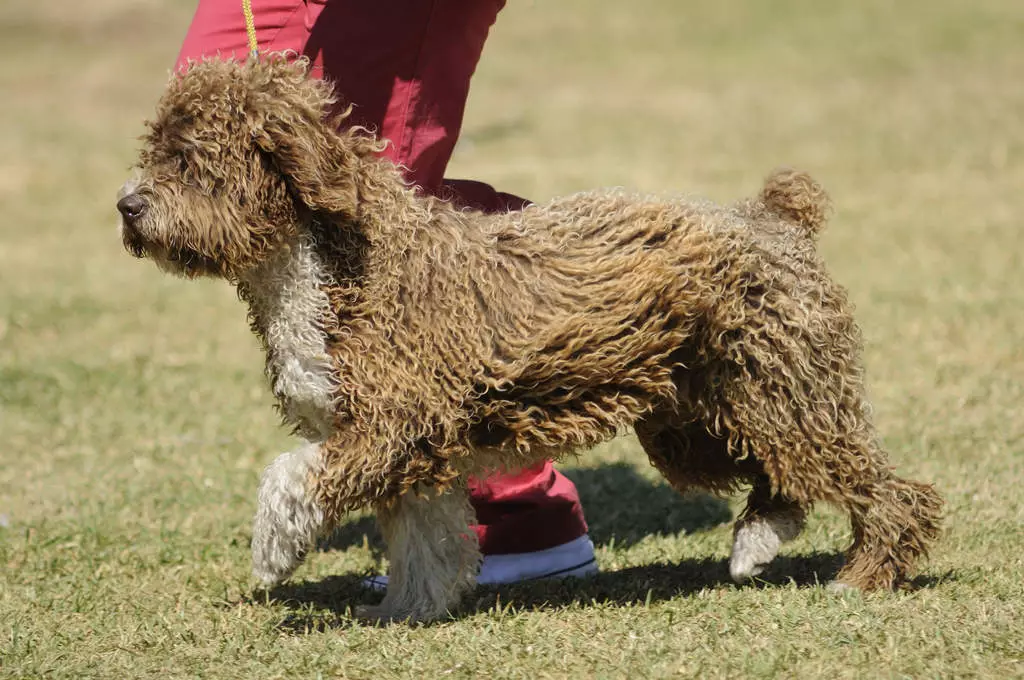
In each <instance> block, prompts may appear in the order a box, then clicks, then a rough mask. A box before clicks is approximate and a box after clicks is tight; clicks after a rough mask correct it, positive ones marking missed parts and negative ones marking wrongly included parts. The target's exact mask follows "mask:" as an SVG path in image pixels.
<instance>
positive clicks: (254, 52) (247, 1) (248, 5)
mask: <svg viewBox="0 0 1024 680" xmlns="http://www.w3.org/2000/svg"><path fill="white" fill-rule="evenodd" d="M242 14H244V15H245V33H246V35H248V36H249V57H250V58H251V59H254V60H258V59H259V58H260V49H259V47H260V46H259V43H258V42H256V19H255V18H254V17H253V15H252V0H242Z"/></svg>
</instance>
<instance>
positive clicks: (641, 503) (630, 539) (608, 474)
mask: <svg viewBox="0 0 1024 680" xmlns="http://www.w3.org/2000/svg"><path fill="white" fill-rule="evenodd" d="M562 472H563V474H565V476H566V477H568V478H569V479H571V480H572V482H573V484H575V485H576V488H577V490H579V494H580V501H581V502H582V504H583V511H584V513H585V514H586V517H587V524H588V525H589V527H590V538H591V540H593V541H594V545H597V546H607V545H610V544H612V543H614V545H615V546H617V547H622V548H626V547H629V546H631V545H633V544H635V543H637V542H638V541H640V540H642V539H643V538H645V537H646V536H651V535H663V536H671V535H675V534H678V533H687V534H692V533H696V532H698V531H706V530H708V529H713V528H714V527H716V526H718V525H720V524H723V523H725V522H728V521H730V520H731V519H732V511H731V510H730V509H729V504H728V503H726V502H725V501H724V500H722V499H720V498H716V497H714V496H711V495H708V494H703V493H688V494H685V495H680V494H679V493H678V492H676V491H675V490H673V489H672V487H670V486H669V485H668V484H667V483H665V482H660V481H659V482H651V481H650V480H648V479H646V478H644V477H643V476H641V475H640V474H638V473H637V471H636V469H635V468H634V467H633V466H632V465H630V464H628V463H611V464H607V465H602V466H600V467H596V468H577V469H569V470H563V471H562Z"/></svg>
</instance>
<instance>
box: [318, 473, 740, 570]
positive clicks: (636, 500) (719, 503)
mask: <svg viewBox="0 0 1024 680" xmlns="http://www.w3.org/2000/svg"><path fill="white" fill-rule="evenodd" d="M562 472H563V473H564V474H565V476H566V477H568V478H569V479H571V480H572V482H573V483H574V484H575V485H576V488H577V490H578V491H579V494H580V500H581V502H582V503H583V510H584V512H585V513H586V517H587V523H588V524H589V525H590V538H591V540H593V541H594V544H595V545H597V546H607V545H611V544H614V545H615V546H617V547H622V548H625V547H629V546H631V545H633V544H635V543H637V542H638V541H640V540H642V539H643V538H644V537H646V536H651V535H663V536H666V535H667V536H671V535H675V534H678V533H681V532H682V533H687V534H692V533H696V532H698V531H705V530H708V529H712V528H714V527H716V526H718V525H720V524H723V523H725V522H728V521H730V520H731V519H732V511H731V510H730V509H729V505H728V503H726V502H725V501H723V500H721V499H719V498H715V497H714V496H710V495H707V494H700V493H692V494H686V495H680V494H678V493H677V492H675V491H674V490H673V489H672V488H671V487H670V486H668V485H667V484H665V483H664V482H651V481H650V480H648V479H646V478H644V477H643V476H641V475H640V474H638V473H637V471H636V469H635V468H634V467H633V466H632V465H629V464H628V463H611V464H608V465H602V466H600V467H596V468H578V469H569V470H563V471H562ZM364 541H365V542H366V544H367V545H368V547H369V548H370V549H371V550H373V551H374V552H375V553H378V554H379V553H382V552H383V550H384V542H383V540H382V539H381V536H380V533H379V532H378V531H377V526H376V522H375V521H374V519H373V517H369V516H362V517H356V518H354V519H352V520H350V521H348V522H344V523H342V524H340V525H339V526H338V528H337V529H336V530H335V531H334V533H333V534H332V535H331V536H330V537H328V538H326V539H325V540H323V541H322V542H321V543H320V545H319V546H318V547H319V549H320V550H321V551H331V550H346V549H348V548H349V547H350V546H353V545H362V544H363V543H364Z"/></svg>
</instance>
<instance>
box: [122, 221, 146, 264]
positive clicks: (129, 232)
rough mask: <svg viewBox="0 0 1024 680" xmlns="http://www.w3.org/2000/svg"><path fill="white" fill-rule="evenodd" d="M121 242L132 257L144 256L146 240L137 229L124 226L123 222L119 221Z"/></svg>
mask: <svg viewBox="0 0 1024 680" xmlns="http://www.w3.org/2000/svg"><path fill="white" fill-rule="evenodd" d="M121 242H122V243H123V244H124V249H125V250H127V251H128V252H129V253H130V254H131V255H132V257H145V256H146V242H145V240H144V239H143V238H142V234H140V233H139V232H138V230H137V229H135V228H133V227H129V226H126V225H125V224H124V222H121Z"/></svg>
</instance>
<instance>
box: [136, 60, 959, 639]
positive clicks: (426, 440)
mask: <svg viewBox="0 0 1024 680" xmlns="http://www.w3.org/2000/svg"><path fill="white" fill-rule="evenodd" d="M332 103H333V102H332V99H331V93H330V89H329V86H327V85H325V84H323V83H321V82H317V81H315V80H310V79H308V78H307V77H306V65H305V64H304V63H302V62H299V63H293V64H289V63H286V62H285V61H284V60H283V59H270V60H267V61H264V62H263V63H249V64H238V63H225V62H220V61H209V62H203V63H199V64H195V65H193V66H192V67H191V69H190V70H188V72H187V73H185V74H184V75H181V76H178V77H174V78H172V80H171V82H170V84H169V86H168V89H167V92H166V93H165V95H164V96H163V98H162V100H161V101H160V103H159V105H158V108H157V115H156V120H155V121H154V122H151V123H150V124H149V128H150V129H149V132H148V134H147V136H146V137H145V146H144V149H143V150H142V152H141V155H140V160H139V164H138V165H139V174H138V177H137V179H136V180H133V181H131V182H129V183H127V184H126V185H125V187H124V189H123V190H122V198H121V199H120V201H119V202H118V209H119V211H120V212H121V214H122V237H123V240H124V245H125V247H126V248H127V249H128V250H129V251H130V252H131V253H132V254H134V255H136V256H148V257H151V258H153V259H154V260H155V261H156V263H157V264H158V265H159V266H160V267H162V268H163V269H165V270H168V271H170V272H173V273H176V274H180V275H184V276H186V277H195V276H203V275H210V276H218V277H222V278H225V279H227V280H228V281H230V282H232V283H233V284H235V285H236V286H237V288H238V293H239V295H240V296H241V298H242V299H243V300H245V301H246V302H247V303H248V305H249V315H250V319H251V322H252V327H253V330H254V331H255V332H256V334H257V335H258V336H259V337H260V339H261V340H262V342H263V344H264V346H265V349H266V354H267V373H268V375H269V378H270V382H271V385H272V387H273V391H274V394H275V396H276V397H277V400H278V403H279V405H280V409H281V411H282V413H283V416H284V419H285V421H286V422H287V423H289V424H290V425H292V426H293V427H294V428H295V429H296V431H297V432H298V433H300V434H301V435H302V436H303V437H304V438H305V439H306V440H307V442H308V443H307V444H306V445H304V446H302V447H301V448H299V449H298V450H296V451H293V452H290V453H286V454H284V455H282V456H280V457H279V458H278V459H277V460H275V461H274V462H273V463H272V464H271V465H270V466H269V467H268V468H267V470H266V471H265V472H264V475H263V478H262V480H261V483H260V491H259V507H258V511H257V514H256V519H255V528H254V532H253V546H252V550H253V561H254V572H255V574H256V575H257V576H258V577H259V578H260V579H262V580H263V581H264V582H265V583H268V584H270V583H276V582H279V581H281V580H282V579H285V578H287V577H288V576H289V575H290V574H291V573H292V571H293V570H294V569H295V568H296V567H297V566H298V565H299V564H300V563H301V561H302V559H303V557H304V555H305V553H306V551H307V550H308V549H309V547H310V546H311V545H312V544H313V542H314V540H315V539H316V537H317V536H318V535H320V534H322V533H323V532H325V531H327V530H329V529H330V528H331V527H332V526H333V524H334V523H335V522H336V521H337V520H338V518H339V517H340V516H341V515H342V513H344V512H346V511H348V510H352V509H354V508H359V507H362V506H366V505H370V506H372V507H373V508H374V509H375V510H376V512H377V516H378V520H379V522H380V526H381V529H382V532H383V535H384V537H385V539H386V540H387V544H388V558H389V562H390V574H389V575H390V583H389V587H388V591H387V595H386V596H385V598H384V600H383V602H382V603H381V604H380V606H379V607H376V608H373V609H372V610H371V611H368V612H365V613H364V614H365V615H366V616H368V617H371V618H379V619H406V618H409V619H414V620H429V619H435V618H437V617H441V616H443V615H445V613H446V612H447V611H449V610H451V609H452V608H454V607H455V606H456V605H457V604H458V602H459V599H460V596H461V595H462V594H463V593H464V592H465V591H466V590H467V589H468V588H470V587H471V586H472V585H473V582H474V574H475V571H476V569H477V565H478V563H479V559H480V555H479V551H478V548H477V545H476V543H475V541H474V540H473V538H472V536H473V534H472V532H470V531H468V528H467V525H468V523H470V522H471V521H472V511H471V509H470V506H469V503H468V502H467V494H466V490H465V484H464V482H465V480H466V478H467V476H469V475H486V474H487V473H488V471H492V470H495V469H498V468H506V469H514V468H519V467H522V466H525V465H530V464H533V463H534V462H536V461H539V460H541V459H545V458H557V457H560V456H564V455H565V454H567V453H569V452H574V451H585V450H586V449H587V448H588V447H591V446H593V445H595V444H597V443H598V442H602V441H605V440H608V439H609V438H611V437H613V436H615V435H616V434H617V433H619V432H621V431H623V430H625V429H627V428H633V429H634V430H635V432H636V434H637V436H638V437H639V440H640V442H641V443H642V444H643V447H644V449H645V450H646V452H647V454H648V455H649V456H650V459H651V461H652V463H653V464H654V465H655V466H656V467H657V468H658V469H659V470H660V471H661V472H662V473H663V474H664V475H665V477H666V478H667V479H668V481H669V482H670V483H671V484H672V485H673V486H674V487H675V488H677V489H680V490H683V489H689V488H692V487H699V488H703V489H709V490H711V491H713V492H723V493H724V492H731V491H734V490H736V489H738V488H739V487H741V486H744V485H751V486H752V490H751V491H750V496H749V499H748V503H747V507H746V510H745V511H744V512H743V515H742V516H741V517H740V519H739V521H738V522H737V524H736V532H735V542H734V546H733V554H732V558H731V563H730V567H731V571H732V574H733V576H734V577H735V578H736V579H738V580H741V579H746V578H750V577H752V576H754V575H756V574H757V573H759V571H760V570H761V569H762V568H763V567H764V565H765V564H766V563H768V562H769V561H770V560H771V559H772V558H773V557H774V556H775V554H776V552H777V551H778V549H779V545H780V543H781V542H782V541H785V540H787V539H790V538H792V537H794V536H795V535H796V534H797V533H798V532H799V531H800V529H801V527H802V525H803V521H804V516H805V514H806V512H807V510H808V508H809V507H810V506H811V505H812V504H813V503H814V502H816V501H829V502H831V503H834V504H835V505H837V506H839V507H841V508H843V509H844V510H846V512H848V513H849V515H850V521H851V523H852V526H853V545H852V546H851V547H850V549H849V551H848V553H847V561H846V565H845V566H844V567H843V569H842V571H841V572H840V573H839V575H838V578H837V584H838V585H839V586H841V587H855V588H862V589H867V590H870V589H876V588H889V587H892V586H894V585H896V584H898V583H900V582H901V581H903V580H904V579H905V578H906V577H907V575H908V573H909V572H910V570H911V567H912V565H913V563H914V562H915V560H917V559H918V558H920V557H922V556H923V555H925V554H926V552H927V550H928V548H929V546H930V544H931V543H932V542H933V541H934V540H935V538H936V535H937V533H938V523H939V516H940V508H941V500H940V498H939V496H938V495H937V494H936V492H935V491H934V490H933V489H932V488H931V487H930V486H928V485H924V484H919V483H915V482H910V481H906V480H903V479H901V478H899V477H897V476H895V475H894V474H893V472H892V471H891V469H890V468H889V466H888V465H887V462H886V454H885V452H884V451H883V450H882V448H881V445H880V443H879V440H878V436H877V434H876V431H875V429H874V427H873V426H872V423H871V419H870V417H869V408H868V404H867V402H866V400H865V396H864V386H863V369H862V366H861V360H860V353H861V341H860V336H859V331H858V329H857V326H856V325H855V323H854V320H853V317H852V316H851V306H850V303H849V302H848V301H847V297H846V294H845V292H844V291H843V289H842V288H841V287H839V286H838V285H837V284H836V283H834V282H833V281H832V280H831V278H829V276H828V274H827V273H826V271H825V267H824V266H823V264H822V262H821V259H820V258H819V257H818V255H817V253H816V251H815V237H816V234H817V233H818V231H819V230H820V229H821V228H822V226H823V224H824V221H825V218H826V214H827V210H828V199H827V197H826V195H825V193H824V192H823V190H822V189H821V188H820V187H819V186H818V185H817V184H816V183H815V182H814V181H813V180H812V179H811V178H810V177H809V176H807V175H806V174H802V173H799V172H793V171H777V172H776V173H775V174H773V175H772V176H771V177H769V179H768V180H767V182H766V184H765V186H764V188H763V189H762V191H761V193H760V195H759V196H758V197H756V198H754V199H751V200H745V201H742V202H739V203H737V204H735V205H732V206H726V207H720V206H715V205H712V204H710V203H707V202H696V201H690V200H682V199H663V198H652V197H643V196H636V195H631V194H627V193H623V192H617V191H612V192H593V193H583V194H578V195H575V196H570V197H567V198H560V199H556V200H553V201H551V202H550V203H547V204H546V205H538V206H533V207H530V208H527V209H526V210H524V211H522V212H516V213H508V214H501V215H483V214H479V213H476V212H471V211H466V210H459V209H457V208H455V207H454V206H452V205H450V204H449V203H447V202H445V201H442V200H438V199H435V198H428V197H423V196H421V195H419V194H417V193H416V192H415V191H414V190H413V189H411V188H409V187H408V186H406V185H405V184H404V183H403V182H402V180H401V176H400V174H399V171H398V170H397V169H396V168H395V167H394V166H392V165H391V164H390V163H388V162H387V161H383V160H380V159H379V158H378V155H377V152H378V151H379V150H380V148H381V146H380V143H379V142H378V141H377V140H376V139H375V138H374V137H373V136H372V135H370V134H369V133H368V132H366V131H364V130H348V131H344V132H337V131H336V130H337V127H338V123H339V121H338V120H325V113H324V112H325V111H326V110H328V109H329V107H330V106H331V105H332Z"/></svg>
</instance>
